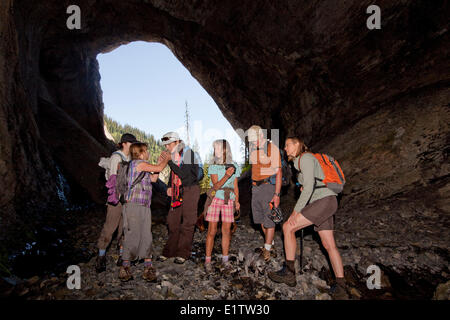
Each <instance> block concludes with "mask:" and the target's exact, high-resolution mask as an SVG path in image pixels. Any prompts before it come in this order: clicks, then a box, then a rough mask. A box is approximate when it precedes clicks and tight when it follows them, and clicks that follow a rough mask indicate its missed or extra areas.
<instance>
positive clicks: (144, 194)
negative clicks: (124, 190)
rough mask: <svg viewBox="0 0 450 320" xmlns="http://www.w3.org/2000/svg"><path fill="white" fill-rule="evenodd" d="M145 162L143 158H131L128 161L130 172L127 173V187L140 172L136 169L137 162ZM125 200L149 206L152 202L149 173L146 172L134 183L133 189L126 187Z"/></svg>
mask: <svg viewBox="0 0 450 320" xmlns="http://www.w3.org/2000/svg"><path fill="white" fill-rule="evenodd" d="M141 162H145V161H144V160H133V161H131V163H130V172H129V173H128V188H129V187H130V186H131V184H132V183H133V181H135V180H136V178H137V177H138V176H139V174H140V172H138V171H137V170H136V167H137V166H138V164H139V163H141ZM127 202H132V203H137V204H140V205H142V206H144V207H148V208H150V205H151V202H152V181H151V179H150V173H149V172H146V173H145V176H144V178H143V179H142V181H141V182H140V183H138V184H136V185H135V186H134V188H133V190H129V189H128V194H127Z"/></svg>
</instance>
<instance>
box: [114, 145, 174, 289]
mask: <svg viewBox="0 0 450 320" xmlns="http://www.w3.org/2000/svg"><path fill="white" fill-rule="evenodd" d="M130 154H131V162H130V165H129V172H128V192H127V193H126V194H125V200H126V203H125V204H124V208H123V229H124V240H123V263H122V266H121V267H120V271H119V279H120V280H121V281H128V280H130V279H132V278H133V276H132V274H131V270H130V263H131V261H132V260H141V259H144V272H143V274H142V278H143V279H144V280H147V281H149V282H152V281H155V280H156V270H155V269H154V268H153V264H152V240H153V239H152V231H151V228H152V212H151V209H150V205H151V200H152V182H156V180H157V179H158V173H159V172H160V171H161V170H162V169H164V167H165V165H166V163H167V161H168V158H164V156H160V158H159V162H160V163H159V164H158V165H156V166H155V165H151V164H148V163H147V161H148V159H149V152H148V149H147V144H146V143H141V142H136V143H133V144H132V145H131V147H130ZM153 173H154V174H153Z"/></svg>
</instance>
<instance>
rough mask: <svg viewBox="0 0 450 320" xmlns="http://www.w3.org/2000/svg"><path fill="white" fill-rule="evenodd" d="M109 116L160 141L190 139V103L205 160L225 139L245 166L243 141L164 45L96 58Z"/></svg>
mask: <svg viewBox="0 0 450 320" xmlns="http://www.w3.org/2000/svg"><path fill="white" fill-rule="evenodd" d="M97 59H98V62H99V65H100V75H101V81H100V83H101V87H102V91H103V103H104V105H105V114H107V115H108V116H109V117H111V118H113V119H114V120H116V121H117V122H119V123H121V124H129V125H132V126H134V127H136V128H139V129H141V130H143V131H145V132H148V133H150V134H153V135H154V136H155V138H157V139H159V138H161V136H162V135H163V134H164V133H166V132H168V131H177V132H179V133H180V135H181V136H182V138H184V139H186V131H185V130H184V123H185V101H187V103H188V107H189V112H190V125H191V130H190V138H191V144H193V142H194V140H197V141H198V144H199V146H200V154H201V156H202V158H203V159H204V158H205V155H206V154H208V153H210V152H211V150H212V145H211V144H212V141H213V140H215V139H219V138H226V139H227V140H228V141H229V142H230V144H231V148H232V151H233V158H234V159H235V160H237V161H238V162H242V159H243V155H242V154H241V151H240V146H241V140H240V138H239V136H238V135H237V134H236V133H235V132H234V130H233V128H232V127H231V125H230V124H229V122H228V121H227V120H226V119H225V118H224V116H223V115H222V112H221V111H220V110H219V107H218V106H217V105H216V103H215V102H214V100H213V99H212V98H211V97H210V96H209V94H208V93H207V92H206V90H205V89H203V87H202V86H201V85H200V84H199V83H198V81H197V80H196V79H195V78H193V77H192V76H191V74H190V73H189V71H188V70H187V69H186V68H185V67H184V66H183V65H182V64H181V63H180V61H179V60H178V59H177V58H176V57H175V56H174V55H173V53H172V52H171V51H170V50H169V49H168V48H167V47H166V46H164V45H163V44H160V43H149V42H142V41H138V42H132V43H130V44H127V45H123V46H120V47H119V48H117V49H115V50H114V51H111V52H109V53H106V54H99V55H98V56H97Z"/></svg>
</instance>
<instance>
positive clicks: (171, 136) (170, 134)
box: [161, 131, 181, 145]
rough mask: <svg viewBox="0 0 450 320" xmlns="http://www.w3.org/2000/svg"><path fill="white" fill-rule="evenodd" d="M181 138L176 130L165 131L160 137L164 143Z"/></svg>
mask: <svg viewBox="0 0 450 320" xmlns="http://www.w3.org/2000/svg"><path fill="white" fill-rule="evenodd" d="M179 140H181V138H180V135H179V134H178V133H177V132H173V131H171V132H167V133H166V134H165V135H163V137H162V138H161V141H162V144H163V145H166V144H169V143H172V142H175V141H179Z"/></svg>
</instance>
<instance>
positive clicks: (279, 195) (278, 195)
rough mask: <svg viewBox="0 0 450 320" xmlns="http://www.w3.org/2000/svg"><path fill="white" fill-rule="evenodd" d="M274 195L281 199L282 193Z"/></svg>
mask: <svg viewBox="0 0 450 320" xmlns="http://www.w3.org/2000/svg"><path fill="white" fill-rule="evenodd" d="M273 195H274V196H277V197H279V198H280V197H281V193H274V194H273Z"/></svg>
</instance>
